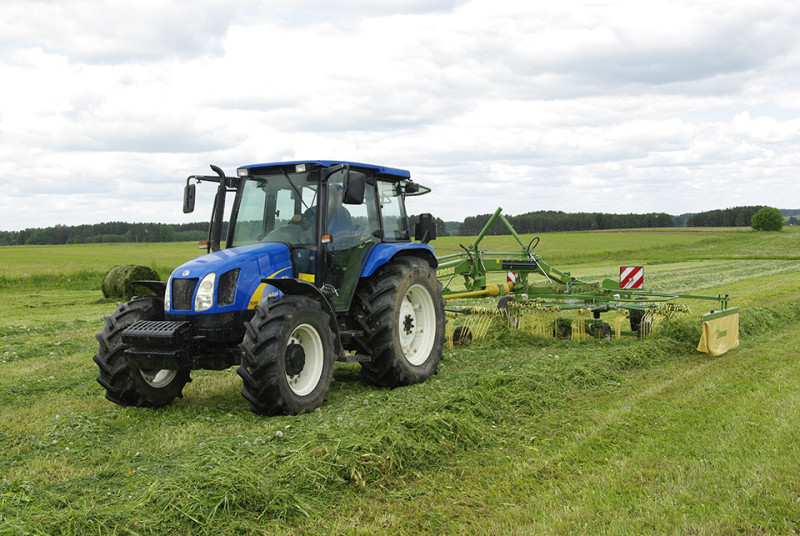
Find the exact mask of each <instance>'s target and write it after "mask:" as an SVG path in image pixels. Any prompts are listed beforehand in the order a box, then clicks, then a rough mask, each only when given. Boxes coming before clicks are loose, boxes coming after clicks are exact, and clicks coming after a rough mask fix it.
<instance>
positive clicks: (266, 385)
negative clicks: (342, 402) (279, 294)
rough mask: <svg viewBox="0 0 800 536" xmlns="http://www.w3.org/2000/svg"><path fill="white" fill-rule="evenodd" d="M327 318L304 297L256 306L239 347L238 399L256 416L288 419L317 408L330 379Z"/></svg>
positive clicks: (331, 354)
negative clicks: (239, 389)
mask: <svg viewBox="0 0 800 536" xmlns="http://www.w3.org/2000/svg"><path fill="white" fill-rule="evenodd" d="M330 321H331V319H330V315H329V314H328V313H326V312H325V311H324V310H323V309H322V307H321V305H320V303H319V302H318V301H316V300H314V299H312V298H309V297H306V296H284V297H283V298H281V299H280V300H278V301H273V302H271V303H270V304H269V305H268V306H267V307H266V308H264V307H256V311H255V314H254V315H253V319H252V320H251V321H250V322H247V323H245V328H246V332H245V337H244V340H243V341H242V344H241V345H240V348H241V349H242V352H243V355H242V363H241V365H240V366H239V369H238V371H237V372H238V374H239V376H241V377H242V382H243V387H242V396H244V397H245V398H246V399H247V400H248V401H249V402H250V409H251V410H252V411H253V412H254V413H258V414H260V415H279V414H283V415H294V414H298V413H304V412H307V411H312V410H314V409H315V408H317V407H318V406H319V405H320V404H321V403H322V402H323V401H324V400H325V397H326V396H327V394H328V387H329V386H330V383H331V378H332V377H333V362H334V352H333V332H332V331H331V327H330Z"/></svg>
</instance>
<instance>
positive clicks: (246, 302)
mask: <svg viewBox="0 0 800 536" xmlns="http://www.w3.org/2000/svg"><path fill="white" fill-rule="evenodd" d="M212 274H213V275H212ZM293 275H294V273H293V270H292V262H291V255H290V252H289V246H287V245H286V244H281V243H274V242H271V243H259V244H250V245H246V246H239V247H235V248H230V249H223V250H220V251H215V252H213V253H209V254H208V255H203V256H202V257H198V258H196V259H192V260H190V261H189V262H186V263H184V264H182V265H180V266H178V267H177V268H175V270H173V272H172V275H171V276H170V280H169V283H168V289H169V298H170V300H169V304H165V306H168V308H167V311H168V312H170V313H176V314H195V313H202V314H211V313H220V312H230V311H243V310H246V309H252V308H253V307H254V306H255V305H254V304H252V303H251V302H252V301H253V299H254V298H255V297H256V294H258V302H259V303H260V295H261V291H262V290H263V287H261V280H262V279H264V278H267V277H293ZM212 286H213V287H212ZM198 293H201V296H199V297H198ZM198 304H204V305H200V306H199V309H200V310H198Z"/></svg>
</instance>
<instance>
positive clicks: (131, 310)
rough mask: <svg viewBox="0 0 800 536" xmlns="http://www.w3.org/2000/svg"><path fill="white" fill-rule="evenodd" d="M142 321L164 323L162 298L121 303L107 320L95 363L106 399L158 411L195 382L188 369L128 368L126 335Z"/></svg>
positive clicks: (148, 298) (101, 333)
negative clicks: (158, 408) (188, 384)
mask: <svg viewBox="0 0 800 536" xmlns="http://www.w3.org/2000/svg"><path fill="white" fill-rule="evenodd" d="M138 320H164V302H163V300H161V298H157V297H154V296H145V297H142V298H136V299H133V300H131V301H130V302H128V303H120V304H118V305H117V310H116V311H115V312H114V314H112V315H109V316H107V317H106V318H105V325H104V326H103V330H102V331H101V332H100V333H98V334H97V335H96V337H97V341H98V343H99V344H98V348H97V353H96V354H95V356H94V362H95V363H97V366H98V368H99V369H100V374H98V376H97V381H98V383H100V385H102V386H103V387H104V388H105V389H106V398H107V399H109V400H110V401H112V402H114V403H116V404H119V405H121V406H139V407H150V408H157V407H160V406H165V405H167V404H169V403H170V402H172V401H173V400H175V399H176V398H181V397H183V393H182V391H183V386H184V385H186V383H187V382H189V381H191V379H190V378H189V371H187V370H169V369H156V370H143V369H138V368H135V367H131V366H129V365H128V360H127V358H126V357H125V349H126V348H127V345H125V344H123V342H122V332H123V331H124V330H125V328H127V327H128V326H130V325H131V324H133V323H134V322H136V321H138Z"/></svg>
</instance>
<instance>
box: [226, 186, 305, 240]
mask: <svg viewBox="0 0 800 536" xmlns="http://www.w3.org/2000/svg"><path fill="white" fill-rule="evenodd" d="M318 186H319V181H318V173H316V172H313V171H311V172H304V173H288V174H286V175H284V174H283V173H281V174H277V175H272V174H271V175H263V176H258V175H257V176H254V177H248V178H247V179H246V180H243V181H242V184H240V186H239V188H240V192H239V195H238V196H237V197H238V199H237V206H236V207H235V210H234V221H232V222H231V225H233V239H232V242H231V244H230V246H229V247H235V246H243V245H246V244H254V243H256V242H284V243H286V244H289V245H292V246H299V245H310V244H313V243H314V229H315V226H316V215H315V213H316V209H314V207H315V206H316V204H317V188H318Z"/></svg>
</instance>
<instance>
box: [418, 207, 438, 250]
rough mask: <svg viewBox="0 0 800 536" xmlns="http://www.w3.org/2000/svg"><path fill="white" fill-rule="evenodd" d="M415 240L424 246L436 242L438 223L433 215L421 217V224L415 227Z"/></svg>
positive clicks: (426, 214) (421, 215)
mask: <svg viewBox="0 0 800 536" xmlns="http://www.w3.org/2000/svg"><path fill="white" fill-rule="evenodd" d="M414 240H416V241H417V242H422V243H423V244H427V243H428V242H430V241H431V240H436V221H435V220H434V219H433V215H431V214H428V213H425V214H420V215H419V222H418V223H417V224H416V225H415V226H414Z"/></svg>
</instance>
